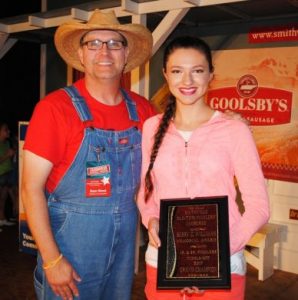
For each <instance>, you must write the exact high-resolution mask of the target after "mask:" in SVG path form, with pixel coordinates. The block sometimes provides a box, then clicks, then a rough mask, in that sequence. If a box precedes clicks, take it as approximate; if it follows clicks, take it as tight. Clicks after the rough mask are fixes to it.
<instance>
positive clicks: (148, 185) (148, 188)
mask: <svg viewBox="0 0 298 300" xmlns="http://www.w3.org/2000/svg"><path fill="white" fill-rule="evenodd" d="M181 48H182V49H196V50H197V51H199V52H201V53H202V54H204V56H205V57H206V59H207V62H208V66H209V71H210V72H213V70H214V67H213V64H212V54H211V49H210V47H209V45H208V44H207V43H205V42H204V41H203V40H201V39H199V38H197V37H193V36H181V37H176V38H174V39H173V40H172V41H171V42H170V43H169V44H168V45H167V47H166V48H165V51H164V55H163V69H164V70H166V65H167V62H168V60H169V57H170V55H171V54H172V53H173V52H174V51H175V50H177V49H181ZM175 112H176V99H175V98H174V96H173V95H171V96H170V97H169V99H168V103H167V106H166V108H165V112H164V114H163V117H162V119H161V121H160V124H159V127H158V129H157V131H156V133H155V135H154V143H153V146H152V150H151V154H150V163H149V166H148V170H147V172H146V175H145V202H147V201H148V199H149V197H150V195H151V194H152V191H153V183H152V178H151V171H152V169H153V165H154V162H155V159H156V157H157V154H158V150H159V148H160V146H161V144H162V141H163V138H164V136H165V134H166V131H167V129H168V127H169V125H170V121H171V119H172V118H173V117H174V116H175Z"/></svg>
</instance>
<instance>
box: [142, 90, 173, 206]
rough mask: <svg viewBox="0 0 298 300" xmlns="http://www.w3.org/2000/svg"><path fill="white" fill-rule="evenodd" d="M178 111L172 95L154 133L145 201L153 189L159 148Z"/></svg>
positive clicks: (146, 179) (147, 173)
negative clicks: (153, 170) (154, 166)
mask: <svg viewBox="0 0 298 300" xmlns="http://www.w3.org/2000/svg"><path fill="white" fill-rule="evenodd" d="M175 111H176V101H175V98H174V97H173V96H170V97H169V99H168V103H167V106H166V108H165V112H164V114H163V117H162V119H161V121H160V124H159V127H158V129H157V131H156V133H155V135H154V144H153V146H152V150H151V154H150V163H149V167H148V170H147V172H146V175H145V201H147V200H148V198H149V197H150V195H151V194H152V191H153V183H152V178H151V170H152V168H153V165H154V162H155V159H156V156H157V153H158V149H159V147H160V145H161V143H162V140H163V138H164V136H165V133H166V131H167V129H168V127H169V125H170V121H171V119H172V118H173V116H174V114H175Z"/></svg>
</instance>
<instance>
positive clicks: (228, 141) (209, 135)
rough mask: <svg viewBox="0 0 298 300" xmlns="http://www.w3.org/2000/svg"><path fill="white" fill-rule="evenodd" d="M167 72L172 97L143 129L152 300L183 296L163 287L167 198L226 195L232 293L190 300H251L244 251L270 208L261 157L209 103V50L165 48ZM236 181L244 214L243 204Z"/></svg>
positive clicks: (183, 41)
mask: <svg viewBox="0 0 298 300" xmlns="http://www.w3.org/2000/svg"><path fill="white" fill-rule="evenodd" d="M163 73H164V76H165V78H166V80H167V83H168V86H169V90H170V92H171V94H172V96H171V97H170V98H169V100H168V104H167V107H166V109H165V112H164V114H162V115H157V116H154V117H152V118H150V119H148V120H147V121H146V122H145V124H144V128H143V142H142V151H143V163H142V182H141V187H140V191H139V194H138V206H139V209H140V212H141V215H142V222H143V224H144V225H145V226H146V227H147V228H148V233H149V245H148V249H147V252H146V264H147V284H146V288H145V292H146V295H147V297H148V299H149V300H150V299H154V300H159V299H170V300H175V299H183V297H184V296H183V297H182V296H181V294H180V292H179V291H171V290H166V291H164V290H163V291H160V290H157V289H156V271H157V270H156V267H157V248H158V247H159V246H160V244H161V241H160V239H159V236H158V231H159V220H158V218H159V206H160V199H165V198H194V197H206V196H222V195H227V196H228V201H229V231H230V251H231V273H232V276H231V280H232V284H231V286H232V287H231V290H206V291H205V292H202V291H201V292H200V293H198V292H197V291H198V290H197V289H192V290H191V291H192V292H194V294H193V295H192V298H191V299H215V300H218V299H221V300H223V299H229V300H230V299H235V300H236V299H237V300H241V299H244V292H245V272H246V267H245V265H246V264H245V258H244V255H243V249H244V247H245V245H246V243H247V242H248V240H249V239H250V238H251V236H252V235H253V234H254V233H255V232H256V231H257V230H258V229H259V228H260V227H261V226H262V225H263V224H265V223H266V222H267V221H268V217H269V205H268V196H267V191H266V186H265V182H264V178H263V174H262V170H261V165H260V160H259V156H258V153H257V150H256V146H255V143H254V140H253V137H252V135H251V132H250V130H249V128H248V127H247V125H246V124H244V123H243V122H241V121H239V120H232V119H228V118H226V117H225V115H224V114H222V113H221V112H219V111H214V110H212V109H211V108H210V107H209V106H208V105H207V104H206V102H205V96H206V94H207V91H208V86H209V83H210V82H211V80H212V78H213V64H212V57H211V51H210V48H209V46H208V45H207V44H206V43H205V42H204V41H202V40H200V39H198V38H194V37H178V38H176V39H174V40H173V41H172V42H170V43H169V45H168V46H167V47H166V49H165V53H164V62H163ZM235 177H236V179H237V183H238V185H239V189H240V191H241V194H242V200H243V203H244V206H245V212H244V213H243V214H242V215H241V214H240V212H239V209H238V205H237V203H236V201H235V200H236V189H235Z"/></svg>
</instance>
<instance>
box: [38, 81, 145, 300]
mask: <svg viewBox="0 0 298 300" xmlns="http://www.w3.org/2000/svg"><path fill="white" fill-rule="evenodd" d="M65 90H66V91H67V93H68V94H69V95H70V97H71V98H72V103H73V105H74V106H75V108H76V111H77V113H78V114H79V116H80V119H81V121H82V122H84V124H88V122H87V123H86V121H88V120H91V119H92V117H91V115H90V112H89V109H88V108H87V105H86V103H85V100H84V99H83V98H82V97H81V96H80V95H79V94H78V91H77V90H76V88H74V87H73V86H72V87H68V88H65ZM122 94H123V96H124V99H125V102H126V107H127V110H128V113H129V118H130V120H132V121H136V122H138V121H139V119H138V116H137V110H136V104H135V102H133V101H132V100H131V99H130V98H129V96H128V95H127V94H126V93H125V91H122ZM115 122H117V120H115ZM140 168H141V133H140V131H139V130H138V129H137V128H136V127H132V128H129V129H127V130H123V131H113V130H101V129H97V128H93V127H88V125H85V132H84V138H83V140H82V143H81V145H80V147H79V150H78V152H77V154H76V156H75V158H74V161H73V163H72V164H71V166H70V167H69V169H68V170H67V172H66V174H65V175H64V177H63V178H62V180H61V181H60V183H59V184H58V186H57V188H56V189H55V191H54V192H53V193H51V194H49V193H48V194H47V199H48V207H49V214H50V221H51V226H52V230H53V234H54V236H55V239H56V241H57V244H58V246H59V249H60V251H61V253H62V254H63V255H64V256H65V257H66V258H67V259H68V261H69V262H70V263H71V264H72V266H73V267H74V269H75V270H76V271H77V273H78V274H79V276H80V277H81V279H82V281H81V282H80V283H78V287H79V293H80V296H79V297H78V298H75V299H83V300H96V299H98V300H129V299H130V294H131V286H132V282H133V273H134V249H135V236H136V226H137V208H136V204H135V199H134V196H135V192H136V189H137V187H138V184H139V178H140ZM86 170H87V171H86ZM94 174H95V175H96V176H95V177H92V176H93V175H94ZM88 177H90V178H91V179H90V180H89V179H88ZM86 178H87V179H86ZM88 180H89V181H90V182H88V183H87V181H88ZM98 180H99V181H101V182H103V183H104V184H107V186H108V187H109V188H110V190H109V188H108V189H107V190H104V195H105V196H102V195H101V196H99V197H98V196H94V194H92V193H94V191H95V195H96V194H97V193H98V191H99V193H100V191H101V190H100V187H99V186H98ZM94 185H95V188H94ZM86 190H88V191H87V192H86ZM86 193H87V194H88V193H89V194H91V195H92V196H91V197H90V195H89V196H86ZM108 194H110V195H108ZM106 195H108V196H106ZM41 265H42V261H41V258H40V256H38V264H37V268H36V271H35V288H36V292H37V295H38V299H43V300H45V299H61V298H58V297H56V296H55V295H54V293H53V292H52V290H51V288H50V286H49V285H48V284H47V282H46V280H44V279H45V275H44V273H43V271H42V267H41ZM42 283H43V284H42Z"/></svg>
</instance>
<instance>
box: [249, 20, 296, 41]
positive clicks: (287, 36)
mask: <svg viewBox="0 0 298 300" xmlns="http://www.w3.org/2000/svg"><path fill="white" fill-rule="evenodd" d="M290 41H298V24H290V25H284V26H274V27H257V28H252V29H251V30H250V32H249V33H248V42H249V43H251V44H255V43H271V42H290Z"/></svg>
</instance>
